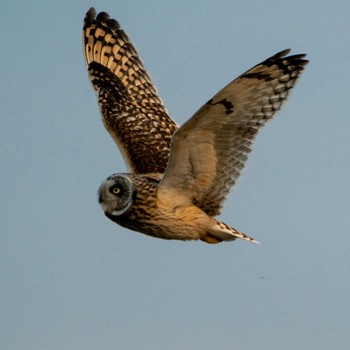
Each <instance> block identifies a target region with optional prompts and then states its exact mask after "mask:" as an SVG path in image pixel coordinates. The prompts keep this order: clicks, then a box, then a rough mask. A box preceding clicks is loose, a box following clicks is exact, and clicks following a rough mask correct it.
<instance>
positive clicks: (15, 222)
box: [0, 0, 350, 350]
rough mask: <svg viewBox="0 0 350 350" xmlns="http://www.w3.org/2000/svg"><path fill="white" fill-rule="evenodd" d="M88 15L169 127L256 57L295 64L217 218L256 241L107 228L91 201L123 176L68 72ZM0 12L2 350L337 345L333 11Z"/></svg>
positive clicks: (347, 52) (342, 99) (344, 43)
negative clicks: (123, 54)
mask: <svg viewBox="0 0 350 350" xmlns="http://www.w3.org/2000/svg"><path fill="white" fill-rule="evenodd" d="M91 6H94V7H96V9H97V10H98V11H107V12H109V13H110V15H111V16H112V17H114V18H116V19H118V20H119V21H120V23H121V25H122V26H123V28H124V29H125V31H126V32H127V33H128V34H129V36H130V37H131V39H132V41H133V42H134V44H135V46H136V47H137V48H138V50H139V52H140V54H141V57H142V59H143V61H144V62H145V65H146V67H147V69H148V70H149V71H150V73H151V75H152V77H153V80H154V82H155V84H156V86H157V87H158V90H159V93H160V95H161V97H162V98H163V100H164V101H165V104H166V105H167V107H168V109H169V112H170V114H171V116H172V117H173V118H174V119H175V120H176V121H177V122H178V123H180V124H181V123H183V122H184V121H186V120H187V119H188V118H189V117H191V115H192V113H194V112H195V111H196V110H197V109H198V108H199V107H200V106H201V105H202V104H203V103H204V102H206V101H207V100H208V99H209V98H211V97H212V96H213V95H214V94H215V93H216V92H217V91H218V90H219V89H220V88H221V87H223V86H224V85H226V84H227V83H228V82H230V81H231V80H232V79H233V78H235V77H236V76H238V75H239V74H241V73H242V72H244V71H245V70H246V69H248V68H250V67H252V66H253V65H255V64H257V63H259V62H260V61H262V60H264V59H265V58H267V57H269V56H270V55H272V54H274V53H276V52H278V51H280V50H282V49H285V48H288V47H291V48H292V49H293V53H307V54H308V58H309V59H310V64H309V66H307V68H306V70H305V72H304V74H303V76H302V77H301V79H300V81H299V83H298V84H297V86H296V87H295V89H294V90H293V92H292V94H291V95H290V98H289V101H288V103H287V104H286V105H285V106H284V108H283V109H282V111H281V112H280V113H279V115H278V116H277V118H276V119H274V120H273V121H272V122H271V123H270V124H268V125H267V126H266V128H265V129H264V130H263V131H262V132H261V133H260V135H259V137H258V140H257V142H256V143H255V145H254V151H253V153H252V154H251V157H250V160H249V164H248V166H247V168H246V169H245V172H244V174H243V176H242V177H241V179H240V182H239V184H238V185H237V186H236V188H235V190H234V191H233V192H232V194H231V195H230V197H229V198H228V200H227V202H226V205H225V209H224V211H223V213H222V215H221V219H222V220H223V221H225V222H227V223H229V224H232V226H233V227H235V228H237V229H239V230H242V231H243V232H246V233H247V234H249V235H252V236H253V237H254V238H256V239H257V240H259V241H260V242H261V244H260V245H255V244H250V243H247V242H244V241H236V242H232V243H223V244H218V245H207V244H205V243H202V242H176V241H162V240H157V239H154V238H150V237H147V236H145V235H141V234H138V233H135V232H131V231H128V230H126V229H123V228H121V227H119V226H117V225H115V224H114V223H112V222H111V221H109V220H108V219H106V218H105V217H104V215H103V212H102V210H101V208H100V207H99V204H98V202H97V189H98V187H99V185H100V183H101V182H102V181H103V180H104V179H105V178H106V177H107V176H109V175H110V174H112V173H114V172H123V171H125V165H124V163H123V160H122V158H121V156H120V153H119V151H118V149H117V148H116V146H115V145H114V143H113V141H112V139H111V138H110V137H109V135H108V134H107V133H106V131H105V130H104V128H103V125H102V122H101V120H100V116H99V112H98V108H97V103H96V97H95V95H94V93H93V91H92V88H91V86H90V83H89V80H88V77H87V72H86V69H85V66H84V63H83V55H82V49H81V28H82V22H83V18H84V15H85V12H86V11H87V10H88V8H89V7H91ZM0 9H1V11H0V32H1V36H0V47H1V66H0V71H1V85H0V86H1V94H0V98H1V129H0V130H1V138H0V143H1V146H0V147H1V169H0V171H1V173H0V176H1V181H0V184H1V209H0V217H1V218H0V271H1V276H0V281H1V282H0V293H1V295H0V348H1V349H2V350H13V349H15V350H22V349H23V350H38V349H45V350H61V349H65V350H94V349H123V350H124V349H126V350H134V349H143V350H158V349H159V350H161V349H167V350H175V349H203V350H209V349H221V350H232V349H243V350H251V349H254V350H256V349H259V350H271V349H283V350H295V349H298V350H310V349H318V350H328V349H333V350H343V349H349V346H350V301H349V295H350V254H349V253H350V234H349V233H350V232H349V230H350V229H349V226H350V210H349V209H350V208H349V202H350V185H349V180H350V175H349V174H350V161H349V160H350V159H349V158H350V142H349V135H350V116H349V102H350V93H349V91H350V85H349V81H350V73H349V69H348V66H349V58H350V21H349V15H350V2H349V1H348V0H343V1H340V0H338V1H337V0H334V1H322V0H319V1H311V0H310V1H301V0H295V1H276V0H275V1H260V0H255V1H253V0H239V1H238V0H237V1H232V0H226V1H224V0H222V1H220V0H215V1H203V0H202V1H184V0H178V1H173V0H172V1H168V0H158V1H153V2H151V1H117V0H114V1H98V2H96V1H92V0H90V1H85V0H79V1H74V2H73V1H68V0H62V1H42V0H38V1H19V0H2V2H1V5H0Z"/></svg>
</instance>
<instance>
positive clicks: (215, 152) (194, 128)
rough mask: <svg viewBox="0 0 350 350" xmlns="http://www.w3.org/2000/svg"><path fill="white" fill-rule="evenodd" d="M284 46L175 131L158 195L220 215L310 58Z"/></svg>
mask: <svg viewBox="0 0 350 350" xmlns="http://www.w3.org/2000/svg"><path fill="white" fill-rule="evenodd" d="M289 51H290V50H284V51H282V52H279V53H277V54H276V55H274V56H272V57H270V58H269V59H267V60H266V61H264V62H262V63H260V64H258V65H257V66H255V67H253V68H252V69H250V70H248V71H247V72H245V73H244V74H242V75H241V76H240V77H238V78H237V79H235V80H234V81H232V82H231V83H230V84H228V85H227V86H226V87H225V88H223V89H222V90H221V91H220V92H219V93H217V94H216V95H215V96H214V97H213V98H212V99H211V100H210V101H208V102H207V103H206V104H205V105H204V106H203V107H202V108H201V109H199V111H198V112H197V113H195V114H194V116H193V117H192V118H191V119H190V120H189V121H188V122H186V123H185V124H184V125H183V126H182V127H181V128H180V129H179V130H178V131H176V133H175V134H174V136H173V143H172V146H171V152H170V159H169V163H168V167H167V169H166V171H165V174H164V177H163V180H162V182H161V184H160V188H159V196H160V197H159V198H160V199H163V200H166V199H167V198H170V197H171V198H175V199H177V201H178V202H186V203H188V202H192V203H195V204H196V205H197V206H199V207H200V208H202V209H203V210H204V211H205V212H206V213H208V214H209V215H212V216H214V215H218V214H219V213H220V209H221V207H222V204H223V201H224V200H225V198H226V196H227V194H228V193H229V190H230V189H231V187H232V186H233V185H234V184H235V182H236V180H237V179H238V177H239V175H240V172H241V170H242V169H243V167H244V165H245V162H246V160H247V157H248V153H249V152H250V151H251V145H252V142H253V140H254V138H255V137H256V135H257V133H258V131H259V130H260V129H261V128H262V127H263V126H264V125H265V123H266V122H267V121H268V120H270V119H271V118H272V117H273V115H274V114H275V112H276V111H278V110H279V109H280V108H281V106H282V104H283V102H284V101H285V100H286V98H287V96H288V93H289V91H290V89H291V88H292V87H293V86H294V84H295V82H296V81H297V79H298V77H299V75H300V74H301V72H302V71H303V69H304V66H305V64H306V63H307V62H308V61H307V60H305V59H304V57H305V55H294V56H287V57H286V55H287V54H288V53H289Z"/></svg>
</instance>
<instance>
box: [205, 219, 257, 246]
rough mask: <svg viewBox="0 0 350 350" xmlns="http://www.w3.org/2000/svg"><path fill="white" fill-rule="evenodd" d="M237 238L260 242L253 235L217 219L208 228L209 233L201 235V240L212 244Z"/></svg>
mask: <svg viewBox="0 0 350 350" xmlns="http://www.w3.org/2000/svg"><path fill="white" fill-rule="evenodd" d="M236 238H240V239H244V240H246V241H250V242H254V243H259V242H258V241H256V240H255V239H253V238H252V237H249V236H248V235H246V234H244V233H242V232H239V231H237V230H235V229H234V228H233V227H230V226H228V225H226V224H225V223H223V222H221V221H218V220H215V219H214V225H213V226H211V227H209V228H208V229H207V233H206V234H205V235H204V236H203V237H201V240H202V241H204V242H207V243H210V244H215V243H220V242H222V241H233V240H235V239H236Z"/></svg>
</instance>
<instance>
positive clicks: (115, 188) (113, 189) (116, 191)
mask: <svg viewBox="0 0 350 350" xmlns="http://www.w3.org/2000/svg"><path fill="white" fill-rule="evenodd" d="M110 191H111V193H113V194H115V195H118V194H120V193H121V188H120V187H119V186H117V185H116V186H112V187H111V189H110Z"/></svg>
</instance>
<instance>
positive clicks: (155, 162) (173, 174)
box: [83, 9, 307, 243]
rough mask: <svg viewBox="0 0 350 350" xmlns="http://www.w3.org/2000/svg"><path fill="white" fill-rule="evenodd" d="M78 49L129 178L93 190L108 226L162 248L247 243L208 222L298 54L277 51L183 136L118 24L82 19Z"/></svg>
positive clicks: (296, 70) (294, 74) (202, 112)
mask: <svg viewBox="0 0 350 350" xmlns="http://www.w3.org/2000/svg"><path fill="white" fill-rule="evenodd" d="M83 48H84V55H85V61H86V65H87V69H88V72H89V77H90V80H91V82H92V85H93V87H94V89H95V91H96V93H97V96H98V103H99V107H100V111H101V115H102V120H103V122H104V124H105V126H106V128H107V130H108V131H109V133H110V134H111V136H112V137H113V139H114V140H115V142H116V143H117V145H118V147H119V149H120V150H121V152H122V154H123V156H124V159H125V162H126V164H127V167H128V169H129V171H130V172H131V174H126V173H125V174H114V175H112V176H110V177H109V178H108V179H107V180H106V181H105V182H104V183H103V184H102V186H101V187H100V190H99V200H100V203H101V206H102V207H103V209H104V212H105V214H106V216H107V217H108V218H110V219H111V220H113V221H114V222H116V223H118V224H120V225H121V226H124V227H127V228H129V229H131V230H135V231H139V232H142V233H145V234H147V235H151V236H154V237H158V238H164V239H180V240H190V239H201V240H203V241H206V242H208V243H218V242H221V241H228V240H234V239H235V238H242V239H245V240H250V241H254V240H253V239H252V238H250V237H248V236H247V235H245V234H243V233H241V232H239V231H237V230H235V229H233V228H232V227H230V226H228V225H226V224H224V223H222V222H220V221H218V220H216V219H215V218H213V216H216V215H218V214H219V213H220V210H221V208H222V205H223V202H224V200H225V199H226V197H227V195H228V193H229V191H230V189H231V187H232V186H233V185H234V184H235V183H236V181H237V179H238V177H239V175H240V173H241V170H242V169H243V167H244V165H245V163H246V160H247V158H248V154H249V152H250V151H251V146H252V142H253V141H254V139H255V137H256V135H257V133H258V131H259V130H260V129H261V128H262V127H263V126H264V125H265V123H266V122H267V121H268V120H270V119H271V118H272V117H273V115H274V114H275V112H276V111H278V110H279V109H280V108H281V106H282V103H283V102H284V101H285V100H286V98H287V96H288V93H289V91H290V89H291V88H292V87H293V86H294V84H295V82H296V81H297V79H298V78H299V76H300V74H301V72H302V71H303V69H304V66H305V64H306V63H307V60H305V59H304V57H305V55H293V56H286V55H287V54H288V53H289V51H290V50H284V51H281V52H279V53H277V54H276V55H274V56H272V57H270V58H268V59H267V60H265V61H264V62H262V63H260V64H258V65H256V66H255V67H253V68H251V69H249V70H248V71H247V72H245V73H244V74H242V75H241V76H240V77H238V78H237V79H235V80H233V81H232V82H231V83H229V84H228V85H227V86H226V87H224V88H223V89H222V90H221V91H219V92H218V93H217V94H216V95H215V96H214V97H213V98H212V99H210V100H209V101H208V102H207V103H206V104H205V105H204V106H203V107H201V108H200V109H199V110H198V111H197V112H196V113H195V114H194V115H193V117H192V118H190V119H189V120H188V121H187V122H186V123H185V124H184V125H183V126H182V127H180V128H178V127H177V125H176V123H175V122H174V121H173V120H172V119H171V118H170V117H169V116H168V113H167V110H166V109H165V107H164V105H163V103H162V101H161V100H160V98H159V97H158V95H157V92H156V89H155V87H154V86H153V83H152V81H151V78H150V76H149V75H148V74H147V72H146V70H145V68H144V66H143V63H142V62H141V60H140V58H139V56H138V54H137V51H136V50H135V48H134V47H133V45H132V44H131V42H130V40H129V38H128V37H127V35H126V34H125V33H124V31H123V30H122V29H120V26H119V24H118V22H117V21H115V20H113V19H110V18H109V16H108V14H106V13H105V12H101V13H100V14H98V15H97V16H96V12H95V10H94V9H90V10H89V11H88V13H87V14H86V17H85V21H84V28H83Z"/></svg>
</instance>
